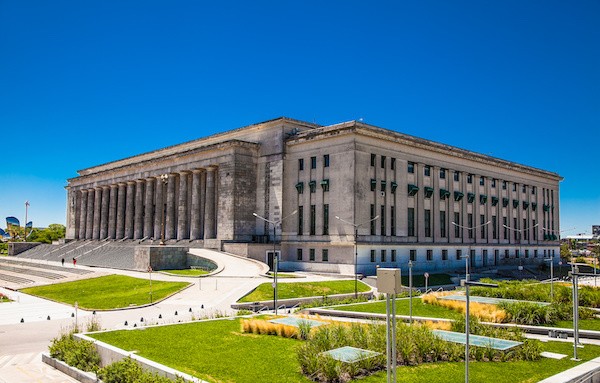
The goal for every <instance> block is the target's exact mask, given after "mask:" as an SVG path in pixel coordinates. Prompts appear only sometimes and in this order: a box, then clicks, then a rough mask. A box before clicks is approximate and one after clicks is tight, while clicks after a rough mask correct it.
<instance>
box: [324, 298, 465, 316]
mask: <svg viewBox="0 0 600 383" xmlns="http://www.w3.org/2000/svg"><path fill="white" fill-rule="evenodd" d="M331 308H332V309H335V310H339V311H358V312H366V313H376V314H385V311H386V309H385V301H376V302H370V303H364V304H356V305H348V306H335V307H331ZM409 313H410V299H408V298H407V299H398V300H396V314H398V315H409ZM413 315H414V316H421V317H430V318H445V319H459V318H462V317H463V315H462V314H460V313H458V312H456V311H454V310H450V309H448V308H445V307H441V306H435V305H427V304H424V303H423V301H421V298H413Z"/></svg>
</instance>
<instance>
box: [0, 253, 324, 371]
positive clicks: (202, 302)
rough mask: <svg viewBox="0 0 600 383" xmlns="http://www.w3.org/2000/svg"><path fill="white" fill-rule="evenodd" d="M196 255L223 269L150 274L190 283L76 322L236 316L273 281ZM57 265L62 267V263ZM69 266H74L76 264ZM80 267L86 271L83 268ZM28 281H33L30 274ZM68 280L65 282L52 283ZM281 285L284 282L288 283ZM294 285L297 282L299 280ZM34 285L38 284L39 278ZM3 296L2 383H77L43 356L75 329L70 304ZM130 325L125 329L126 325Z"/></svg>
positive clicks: (245, 262)
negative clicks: (159, 297) (246, 299)
mask: <svg viewBox="0 0 600 383" xmlns="http://www.w3.org/2000/svg"><path fill="white" fill-rule="evenodd" d="M192 251H193V252H194V253H197V254H198V255H201V256H203V257H206V258H211V259H214V260H217V261H218V263H219V264H220V265H222V266H223V269H222V271H221V272H220V273H218V274H216V275H214V276H209V277H204V278H190V277H176V276H170V275H165V274H162V273H152V280H161V281H187V282H190V283H192V285H191V286H190V287H189V288H187V289H185V290H183V291H182V292H180V293H178V294H175V295H173V296H171V297H170V298H167V299H166V300H164V301H162V302H159V303H157V304H154V305H151V306H147V307H142V308H136V309H127V310H114V311H97V312H96V314H93V313H92V312H89V311H84V310H77V320H78V322H79V323H80V324H81V325H82V326H83V328H84V329H85V326H86V323H88V321H89V320H90V318H92V317H95V318H96V319H97V320H98V321H99V323H100V325H101V327H102V328H103V329H123V328H132V327H133V326H138V327H139V326H141V325H144V324H145V325H148V324H166V323H176V322H180V321H181V322H184V321H189V320H191V319H198V318H201V317H207V316H208V317H210V316H214V315H221V314H229V313H232V312H233V310H232V309H231V307H230V305H231V304H232V303H234V302H236V301H237V300H238V299H239V298H240V297H242V296H243V295H245V294H246V293H247V292H248V291H250V290H252V289H254V288H255V287H256V286H258V285H259V284H261V283H263V282H270V281H272V279H270V278H266V277H264V276H262V275H263V274H264V273H265V272H266V271H267V270H268V267H267V266H266V265H265V264H263V263H260V262H257V261H253V260H249V259H246V258H240V257H235V256H231V255H227V254H223V253H217V252H214V251H210V250H205V249H193V250H192ZM31 262H38V263H44V264H46V263H47V261H35V260H31ZM54 264H57V265H60V263H59V262H55V263H54ZM65 267H73V265H66V266H65ZM77 267H78V268H87V267H85V266H77ZM88 269H89V270H93V271H94V273H93V274H88V276H98V275H107V274H122V275H129V276H132V277H136V278H145V279H149V274H148V273H142V272H135V271H127V270H112V269H101V268H88ZM28 278H31V277H30V276H28ZM326 279H330V278H327V277H322V276H315V275H309V274H306V279H304V280H306V281H313V280H326ZM64 281H65V279H62V280H58V281H55V282H53V283H60V282H64ZM280 281H281V282H282V283H285V279H283V280H280ZM290 281H292V280H290ZM293 281H298V279H294V280H293ZM36 282H38V281H37V280H36ZM36 284H39V283H36ZM4 285H6V284H4ZM0 292H1V293H2V294H4V295H7V296H8V297H9V298H10V299H12V300H13V302H10V303H2V304H0V383H33V382H44V383H63V382H76V381H75V380H73V379H71V378H69V377H67V376H66V375H63V374H61V373H60V372H58V371H56V370H54V369H52V368H51V367H49V366H47V365H45V364H43V363H42V361H41V360H42V358H41V353H42V352H46V351H47V350H48V345H49V344H50V341H51V340H52V339H53V338H55V337H56V336H58V335H60V333H61V332H62V331H64V330H65V329H68V328H70V327H72V326H73V325H74V322H75V318H73V317H72V315H73V314H74V313H75V309H74V308H73V307H72V306H69V305H64V304H61V303H56V302H51V301H47V300H44V299H40V298H36V297H32V296H29V295H26V294H23V293H20V292H18V291H14V290H8V289H5V288H0ZM202 307H203V308H202ZM190 309H191V312H190ZM176 313H177V314H176ZM48 316H50V319H48ZM159 316H161V317H162V318H159ZM142 318H143V322H142ZM21 319H23V321H24V322H23V323H21ZM126 321H127V325H125V322H126Z"/></svg>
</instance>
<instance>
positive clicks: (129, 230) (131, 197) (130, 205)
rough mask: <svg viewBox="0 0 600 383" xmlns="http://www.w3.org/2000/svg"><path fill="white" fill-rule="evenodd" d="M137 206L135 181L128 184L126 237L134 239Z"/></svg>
mask: <svg viewBox="0 0 600 383" xmlns="http://www.w3.org/2000/svg"><path fill="white" fill-rule="evenodd" d="M134 206H135V181H128V182H127V201H126V202H125V236H124V238H127V239H133V215H134Z"/></svg>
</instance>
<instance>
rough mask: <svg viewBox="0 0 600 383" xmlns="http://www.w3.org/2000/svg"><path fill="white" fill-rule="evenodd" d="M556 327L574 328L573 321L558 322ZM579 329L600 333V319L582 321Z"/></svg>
mask: <svg viewBox="0 0 600 383" xmlns="http://www.w3.org/2000/svg"><path fill="white" fill-rule="evenodd" d="M554 326H555V327H563V328H573V321H570V320H561V321H558V322H556V324H555V325H554ZM579 329H580V330H594V331H600V319H580V320H579Z"/></svg>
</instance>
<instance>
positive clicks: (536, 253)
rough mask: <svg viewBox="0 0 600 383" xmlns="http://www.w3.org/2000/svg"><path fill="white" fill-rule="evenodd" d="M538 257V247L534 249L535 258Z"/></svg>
mask: <svg viewBox="0 0 600 383" xmlns="http://www.w3.org/2000/svg"><path fill="white" fill-rule="evenodd" d="M537 257H538V251H537V249H534V250H533V258H537Z"/></svg>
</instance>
